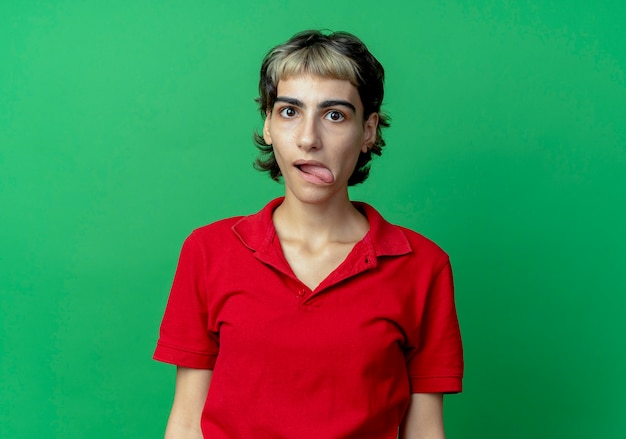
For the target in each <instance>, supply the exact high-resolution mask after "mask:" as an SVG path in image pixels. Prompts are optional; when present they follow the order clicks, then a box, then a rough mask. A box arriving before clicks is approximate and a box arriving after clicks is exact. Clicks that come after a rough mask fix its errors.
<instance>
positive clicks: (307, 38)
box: [254, 30, 389, 186]
mask: <svg viewBox="0 0 626 439" xmlns="http://www.w3.org/2000/svg"><path fill="white" fill-rule="evenodd" d="M302 74H310V75H315V76H320V77H323V78H331V79H342V80H346V81H349V82H350V83H351V84H352V85H354V86H355V87H356V88H357V90H358V91H359V96H360V97H361V102H362V103H363V109H364V111H363V117H364V120H365V119H367V118H368V117H369V115H370V114H372V113H377V114H378V117H379V122H378V128H377V130H376V141H375V142H374V144H373V145H372V148H371V149H370V150H369V151H368V152H365V153H361V155H360V156H359V159H358V161H357V164H356V167H355V169H354V172H353V173H352V176H351V177H350V179H349V180H348V185H350V186H354V185H356V184H359V183H362V182H363V181H365V179H367V177H368V175H369V171H370V161H371V160H372V154H376V155H381V154H382V147H383V146H385V141H384V139H383V136H382V128H386V127H388V126H389V117H388V116H387V115H386V114H384V113H383V112H382V111H381V109H380V107H381V105H382V102H383V97H384V81H385V71H384V69H383V66H382V65H381V64H380V62H378V60H377V59H376V58H374V56H373V55H372V54H371V53H370V52H369V50H368V49H367V47H366V46H365V44H363V42H362V41H361V40H359V39H358V38H357V37H355V36H354V35H352V34H349V33H347V32H331V33H328V34H324V33H322V32H320V31H317V30H309V31H304V32H300V33H298V34H296V35H294V36H293V37H291V38H290V39H289V40H288V41H287V42H286V43H284V44H280V45H278V46H276V47H274V48H273V49H271V50H270V51H269V52H268V53H267V55H265V58H264V59H263V63H262V64H261V72H260V79H259V97H258V98H257V99H256V102H257V103H258V104H259V112H260V113H261V116H262V117H263V118H265V117H267V113H268V112H269V111H271V110H272V108H273V107H274V103H275V101H276V89H277V87H278V81H279V80H280V79H285V78H289V77H293V76H297V75H302ZM254 141H255V143H256V145H257V148H259V150H260V155H259V157H257V159H256V160H255V162H254V167H255V168H256V169H258V170H260V171H267V172H269V174H270V177H271V178H272V179H273V180H276V181H279V180H280V176H281V173H280V168H279V167H278V164H277V163H276V158H275V157H274V150H273V148H272V145H268V144H267V143H265V141H264V139H263V136H262V135H260V134H259V133H258V132H257V133H255V134H254Z"/></svg>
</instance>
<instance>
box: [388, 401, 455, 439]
mask: <svg viewBox="0 0 626 439" xmlns="http://www.w3.org/2000/svg"><path fill="white" fill-rule="evenodd" d="M399 437H400V439H445V433H444V429H443V395H442V394H441V393H414V394H412V395H411V402H410V403H409V408H408V409H407V411H406V415H404V420H403V421H402V425H401V426H400V436H399Z"/></svg>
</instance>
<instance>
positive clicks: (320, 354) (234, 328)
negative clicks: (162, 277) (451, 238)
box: [154, 199, 463, 439]
mask: <svg viewBox="0 0 626 439" xmlns="http://www.w3.org/2000/svg"><path fill="white" fill-rule="evenodd" d="M281 201H282V200H281V199H277V200H274V201H272V202H270V203H269V204H268V205H267V206H266V207H265V208H264V209H263V210H261V211H260V212H259V213H257V214H255V215H251V216H247V217H238V218H231V219H226V220H222V221H219V222H216V223H213V224H210V225H208V226H205V227H202V228H200V229H197V230H195V231H194V232H193V233H192V234H191V235H190V236H189V237H188V238H187V240H186V241H185V243H184V245H183V248H182V252H181V255H180V260H179V264H178V268H177V271H176V276H175V278H174V283H173V286H172V290H171V293H170V297H169V301H168V304H167V308H166V310H165V316H164V317H163V322H162V324H161V333H160V338H159V341H158V344H157V348H156V351H155V354H154V358H155V359H156V360H159V361H164V362H167V363H172V364H176V365H179V366H186V367H193V368H206V369H213V377H212V380H211V386H210V389H209V394H208V397H207V401H206V404H205V407H204V411H203V415H202V431H203V433H204V436H205V437H207V438H211V439H218V438H220V439H221V438H229V439H234V438H237V439H239V438H253V439H262V438H268V439H277V438H298V439H308V438H312V439H313V438H314V439H320V438H359V439H366V438H372V439H374V438H375V439H381V438H394V439H395V438H396V436H397V431H398V425H399V424H400V422H401V420H402V418H403V416H404V413H405V411H406V408H407V405H408V403H409V400H410V394H411V393H432V392H445V393H450V392H459V391H461V378H462V375H463V355H462V347H461V337H460V333H459V326H458V321H457V316H456V311H455V306H454V297H453V286H452V274H451V270H450V263H449V260H448V256H447V255H446V254H445V253H444V252H443V251H442V250H441V249H440V248H439V247H437V246H436V245H435V244H434V243H433V242H431V241H429V240H427V239H426V238H424V237H423V236H421V235H419V234H417V233H415V232H413V231H410V230H408V229H405V228H402V227H398V226H394V225H391V224H389V223H388V222H386V221H385V220H384V219H383V218H382V217H381V216H380V214H379V213H378V212H377V211H376V210H374V209H373V208H372V207H371V206H368V205H367V204H362V203H355V205H356V206H357V207H358V208H359V209H360V210H361V211H362V212H363V213H364V214H365V215H366V217H367V219H368V221H369V225H370V230H369V232H368V233H367V235H366V236H365V237H364V238H363V239H362V240H361V241H360V242H358V243H357V244H356V245H355V246H354V248H353V250H352V251H351V253H350V254H349V255H348V257H347V258H346V260H345V261H344V262H343V263H342V264H341V265H340V266H339V267H338V268H337V269H336V270H335V271H333V272H332V273H331V274H330V275H329V276H328V277H327V278H326V279H325V280H324V281H323V282H322V283H321V284H320V285H319V286H318V287H317V288H316V289H315V290H313V291H311V290H310V289H309V288H307V287H306V286H305V285H304V284H303V283H302V282H300V281H299V280H298V279H297V278H296V276H295V275H294V274H293V272H292V270H291V268H290V267H289V265H288V263H287V261H286V259H285V257H284V256H283V253H282V251H281V247H280V242H279V240H278V237H277V235H276V231H275V229H274V226H273V223H272V212H273V210H274V209H275V208H276V207H277V206H278V205H279V204H280V203H281Z"/></svg>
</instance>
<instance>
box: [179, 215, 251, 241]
mask: <svg viewBox="0 0 626 439" xmlns="http://www.w3.org/2000/svg"><path fill="white" fill-rule="evenodd" d="M242 218H245V217H244V216H234V217H231V218H224V219H221V220H219V221H215V222H213V223H210V224H207V225H205V226H202V227H198V228H197V229H195V230H193V231H192V232H191V234H190V236H189V238H192V239H196V240H200V241H206V240H214V239H219V238H224V237H225V235H232V234H233V232H232V228H233V226H234V225H235V224H237V223H238V222H239V221H240V220H241V219H242Z"/></svg>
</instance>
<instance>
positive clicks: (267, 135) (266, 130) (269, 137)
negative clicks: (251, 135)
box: [263, 110, 272, 145]
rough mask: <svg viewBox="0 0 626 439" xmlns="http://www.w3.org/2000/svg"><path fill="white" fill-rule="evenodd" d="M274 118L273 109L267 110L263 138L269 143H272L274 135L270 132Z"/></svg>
mask: <svg viewBox="0 0 626 439" xmlns="http://www.w3.org/2000/svg"><path fill="white" fill-rule="evenodd" d="M271 118H272V112H271V110H267V111H266V112H265V122H263V140H265V143H267V144H268V145H271V144H272V135H271V134H270V119H271Z"/></svg>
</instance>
